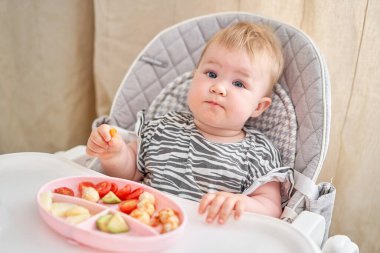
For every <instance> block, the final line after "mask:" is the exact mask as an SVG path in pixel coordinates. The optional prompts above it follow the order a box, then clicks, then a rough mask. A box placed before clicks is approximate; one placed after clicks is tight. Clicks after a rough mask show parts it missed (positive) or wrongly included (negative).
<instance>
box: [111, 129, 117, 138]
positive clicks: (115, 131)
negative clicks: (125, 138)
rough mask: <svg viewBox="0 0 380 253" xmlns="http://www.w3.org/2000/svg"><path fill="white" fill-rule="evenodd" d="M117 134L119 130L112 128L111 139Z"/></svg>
mask: <svg viewBox="0 0 380 253" xmlns="http://www.w3.org/2000/svg"><path fill="white" fill-rule="evenodd" d="M116 134H117V130H116V129H115V128H111V130H110V135H111V137H115V136H116Z"/></svg>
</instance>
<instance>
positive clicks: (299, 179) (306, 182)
mask: <svg viewBox="0 0 380 253" xmlns="http://www.w3.org/2000/svg"><path fill="white" fill-rule="evenodd" d="M294 188H295V189H296V190H297V191H299V192H300V193H302V194H303V195H305V196H306V197H307V198H308V199H309V200H313V199H317V198H318V196H319V191H318V186H317V185H316V184H315V183H314V182H313V180H311V179H310V178H308V177H306V176H305V175H303V174H301V173H300V172H298V171H294Z"/></svg>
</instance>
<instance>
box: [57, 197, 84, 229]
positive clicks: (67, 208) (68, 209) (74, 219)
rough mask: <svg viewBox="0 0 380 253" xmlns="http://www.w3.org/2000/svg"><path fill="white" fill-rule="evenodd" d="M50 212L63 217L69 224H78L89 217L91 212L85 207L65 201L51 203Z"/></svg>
mask: <svg viewBox="0 0 380 253" xmlns="http://www.w3.org/2000/svg"><path fill="white" fill-rule="evenodd" d="M50 213H51V214H52V215H53V216H55V217H59V218H63V219H64V220H65V221H67V222H68V223H70V224H78V223H80V222H82V221H84V220H86V219H88V218H89V217H91V213H90V211H89V210H88V209H87V208H85V207H83V206H80V205H76V204H72V203H65V202H54V203H52V205H51V208H50Z"/></svg>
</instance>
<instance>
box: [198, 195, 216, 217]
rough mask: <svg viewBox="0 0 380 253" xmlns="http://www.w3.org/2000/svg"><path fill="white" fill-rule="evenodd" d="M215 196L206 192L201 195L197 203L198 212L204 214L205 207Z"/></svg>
mask: <svg viewBox="0 0 380 253" xmlns="http://www.w3.org/2000/svg"><path fill="white" fill-rule="evenodd" d="M215 197H216V195H215V194H213V193H207V194H205V195H203V197H202V199H201V201H200V203H199V208H198V212H199V213H200V214H204V213H205V212H206V209H207V207H208V206H209V205H210V203H211V202H212V201H213V200H214V199H215Z"/></svg>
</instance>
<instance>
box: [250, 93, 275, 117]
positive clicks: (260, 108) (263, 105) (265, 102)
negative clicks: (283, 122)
mask: <svg viewBox="0 0 380 253" xmlns="http://www.w3.org/2000/svg"><path fill="white" fill-rule="evenodd" d="M271 104H272V99H271V98H270V97H263V98H261V99H260V102H259V104H258V105H257V108H256V109H255V110H254V111H253V113H252V115H251V117H252V118H256V117H259V116H260V115H261V114H262V113H263V112H264V111H265V110H266V109H268V107H269V106H270V105H271Z"/></svg>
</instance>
